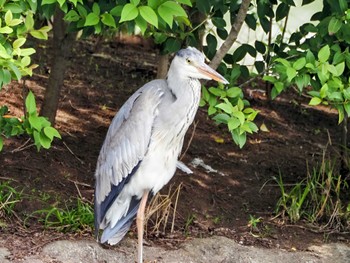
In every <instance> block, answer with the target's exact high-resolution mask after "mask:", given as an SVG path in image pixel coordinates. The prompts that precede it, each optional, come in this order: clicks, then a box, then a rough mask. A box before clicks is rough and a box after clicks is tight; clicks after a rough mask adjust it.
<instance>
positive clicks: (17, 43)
mask: <svg viewBox="0 0 350 263" xmlns="http://www.w3.org/2000/svg"><path fill="white" fill-rule="evenodd" d="M26 40H27V39H25V38H24V37H20V38H17V39H16V40H15V41H13V43H12V47H13V49H17V48H20V47H21V46H23V45H24V43H25V42H26Z"/></svg>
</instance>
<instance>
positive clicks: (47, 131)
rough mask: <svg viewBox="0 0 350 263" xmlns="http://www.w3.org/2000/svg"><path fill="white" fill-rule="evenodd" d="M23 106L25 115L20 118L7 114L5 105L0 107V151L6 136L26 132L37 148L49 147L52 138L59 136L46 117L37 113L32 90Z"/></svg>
mask: <svg viewBox="0 0 350 263" xmlns="http://www.w3.org/2000/svg"><path fill="white" fill-rule="evenodd" d="M25 106H26V115H25V116H23V117H21V118H17V117H13V116H11V115H9V114H8V113H9V110H8V108H7V106H2V107H0V151H1V150H2V148H3V137H5V138H8V137H13V136H18V135H21V134H23V133H26V134H28V135H30V136H31V137H32V138H33V140H34V144H35V146H36V147H37V149H38V150H40V148H41V147H43V148H45V149H48V148H50V147H51V143H52V141H53V140H54V138H61V135H60V134H59V133H58V131H57V130H56V129H55V128H54V127H52V126H51V123H50V122H49V121H48V120H47V118H45V117H42V116H39V115H38V112H37V108H36V102H35V97H34V94H33V93H32V92H29V93H28V96H27V98H26V100H25Z"/></svg>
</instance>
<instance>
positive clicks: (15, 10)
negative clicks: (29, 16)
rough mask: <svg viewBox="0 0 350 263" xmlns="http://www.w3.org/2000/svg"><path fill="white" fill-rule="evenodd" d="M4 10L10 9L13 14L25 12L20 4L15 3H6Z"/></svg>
mask: <svg viewBox="0 0 350 263" xmlns="http://www.w3.org/2000/svg"><path fill="white" fill-rule="evenodd" d="M4 10H5V11H7V10H10V11H11V12H12V13H13V14H20V13H22V12H24V9H23V8H22V7H21V6H20V5H18V4H15V3H8V4H5V6H4Z"/></svg>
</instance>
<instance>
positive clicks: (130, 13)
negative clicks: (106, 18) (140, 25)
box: [119, 4, 139, 23]
mask: <svg viewBox="0 0 350 263" xmlns="http://www.w3.org/2000/svg"><path fill="white" fill-rule="evenodd" d="M138 15H139V10H138V9H137V7H136V6H135V5H133V4H126V5H125V6H124V8H123V10H122V13H121V18H120V21H119V23H122V22H124V21H130V20H133V19H135V18H136V17H137V16H138Z"/></svg>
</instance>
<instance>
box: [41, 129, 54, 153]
mask: <svg viewBox="0 0 350 263" xmlns="http://www.w3.org/2000/svg"><path fill="white" fill-rule="evenodd" d="M39 141H40V144H41V146H42V147H43V148H45V149H49V148H50V146H51V141H52V140H50V139H49V138H48V137H46V135H45V134H44V133H42V132H41V133H40V134H39Z"/></svg>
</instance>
